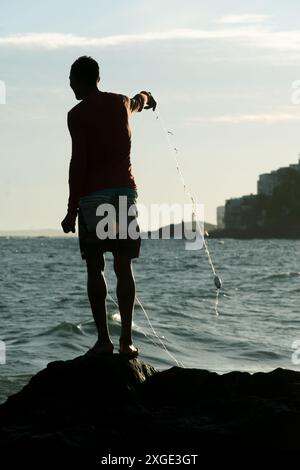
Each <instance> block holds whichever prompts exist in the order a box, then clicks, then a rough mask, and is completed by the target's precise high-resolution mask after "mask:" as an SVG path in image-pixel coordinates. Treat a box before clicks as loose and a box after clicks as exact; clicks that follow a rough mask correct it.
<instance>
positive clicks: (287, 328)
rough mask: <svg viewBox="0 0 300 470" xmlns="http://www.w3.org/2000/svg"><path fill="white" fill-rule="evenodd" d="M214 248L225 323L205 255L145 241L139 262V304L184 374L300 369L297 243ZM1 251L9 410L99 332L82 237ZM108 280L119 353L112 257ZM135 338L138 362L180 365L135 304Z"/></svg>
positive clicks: (8, 243) (2, 380) (1, 391)
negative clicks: (45, 372)
mask: <svg viewBox="0 0 300 470" xmlns="http://www.w3.org/2000/svg"><path fill="white" fill-rule="evenodd" d="M208 244H209V249H210V251H211V254H212V258H213V261H214V264H215V267H216V270H217V272H218V274H219V275H220V276H221V278H222V280H223V289H222V291H221V292H220V296H219V306H218V311H219V316H216V313H215V298H216V289H215V287H214V283H213V277H212V273H211V269H210V267H209V264H208V261H207V258H206V255H205V252H204V250H198V251H187V250H185V243H184V241H182V240H143V243H142V250H141V256H140V258H139V259H138V260H135V261H134V272H135V278H136V284H137V295H138V298H139V299H140V300H141V302H142V304H143V306H144V308H145V310H146V312H147V314H148V316H149V318H150V321H151V324H152V325H153V327H154V329H155V331H156V333H157V335H158V337H159V338H160V340H161V341H163V343H164V345H165V346H166V348H167V350H168V351H169V352H170V353H171V355H172V356H174V357H175V358H176V360H177V361H179V362H181V363H183V365H184V366H185V367H196V368H202V369H209V370H214V371H217V372H219V373H225V372H228V371H231V370H244V371H250V372H254V371H269V370H272V369H274V368H276V367H284V368H290V369H295V370H300V365H298V364H297V363H296V362H295V361H293V360H292V354H293V352H295V350H294V349H293V347H292V345H293V343H294V342H295V341H298V340H299V344H300V241H299V240H298V241H294V240H230V239H228V240H208ZM0 250H1V269H0V281H1V283H0V314H1V329H0V340H2V341H3V342H4V343H1V345H2V346H3V347H4V345H5V349H6V363H5V364H0V402H3V401H4V400H5V399H6V398H7V396H9V395H10V394H12V393H15V392H16V391H18V390H19V389H20V388H21V387H22V386H23V385H25V384H26V383H27V382H28V380H29V378H30V377H31V376H32V375H33V374H35V373H36V372H38V371H39V370H41V369H43V368H44V367H46V365H47V363H48V362H50V361H54V360H61V359H63V360H65V359H71V358H74V357H76V356H78V355H81V354H84V352H85V351H86V350H87V349H88V348H89V347H91V346H92V345H93V344H94V342H95V339H96V330H95V327H94V323H93V320H92V315H91V311H90V307H89V302H88V298H87V294H86V267H85V262H84V261H82V260H81V257H80V253H79V248H78V240H77V239H76V238H67V237H66V238H17V237H16V238H14V237H11V238H0ZM105 272H106V279H107V283H108V289H109V295H110V296H109V298H108V302H107V305H108V316H109V326H110V331H111V335H112V338H113V340H114V343H115V348H116V351H117V350H118V337H119V333H120V318H119V314H118V308H117V306H116V305H115V303H114V302H113V300H112V299H115V298H116V296H115V286H116V281H115V277H114V274H113V269H112V255H111V254H107V256H106V268H105ZM134 340H135V343H136V345H137V346H138V347H139V348H140V351H141V358H142V359H143V360H145V361H146V362H149V363H151V364H152V365H154V366H155V367H157V368H158V369H159V370H163V369H167V368H169V367H171V366H173V365H176V363H175V361H174V359H173V358H172V357H170V356H169V355H168V354H167V352H166V350H165V349H164V348H163V347H162V345H161V343H159V342H158V340H157V338H156V337H155V336H154V335H153V332H152V330H151V328H150V327H149V324H148V322H147V319H146V317H145V315H144V313H143V311H142V309H141V307H140V306H139V305H138V304H137V305H136V308H135V316H134ZM157 343H158V344H157ZM299 357H300V356H299ZM296 358H297V357H296ZM2 359H3V357H2Z"/></svg>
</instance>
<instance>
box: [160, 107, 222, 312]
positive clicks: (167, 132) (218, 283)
mask: <svg viewBox="0 0 300 470" xmlns="http://www.w3.org/2000/svg"><path fill="white" fill-rule="evenodd" d="M155 114H156V120H157V121H159V123H160V125H161V127H162V130H163V131H164V134H165V137H166V140H167V143H168V146H169V148H170V150H171V153H172V155H173V158H174V160H175V165H176V170H177V173H178V175H179V177H180V180H181V183H182V185H183V190H184V193H185V194H186V195H187V196H188V197H189V198H190V200H191V203H192V207H193V214H194V215H195V213H196V201H195V199H194V197H193V195H192V194H191V192H190V190H189V188H188V187H187V185H186V182H185V179H184V176H183V174H182V171H181V169H180V165H179V160H178V157H177V155H178V149H177V147H175V145H174V144H173V143H172V141H171V137H170V136H174V133H173V132H171V131H170V130H168V129H167V127H166V125H165V124H164V120H163V118H162V116H161V114H160V113H159V112H158V111H155ZM195 222H196V226H197V228H198V230H199V233H200V236H201V238H202V241H203V246H204V249H205V253H206V255H207V259H208V262H209V265H210V267H211V270H212V272H213V277H214V284H215V287H216V301H215V313H216V315H217V316H218V315H219V312H218V303H219V291H220V289H221V287H222V281H221V278H220V277H219V276H218V275H217V273H216V270H215V267H214V264H213V261H212V258H211V255H210V252H209V249H208V245H207V243H206V240H205V238H204V234H203V232H202V229H201V225H200V221H199V220H197V219H196V221H195Z"/></svg>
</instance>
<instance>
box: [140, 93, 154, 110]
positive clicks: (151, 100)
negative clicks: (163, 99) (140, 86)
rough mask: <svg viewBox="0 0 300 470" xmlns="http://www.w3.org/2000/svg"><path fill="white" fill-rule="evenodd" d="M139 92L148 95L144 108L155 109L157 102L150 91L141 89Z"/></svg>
mask: <svg viewBox="0 0 300 470" xmlns="http://www.w3.org/2000/svg"><path fill="white" fill-rule="evenodd" d="M141 93H144V94H145V95H147V96H148V101H147V104H146V106H145V107H144V109H153V111H155V109H156V106H157V103H156V101H155V99H154V98H153V96H152V95H151V93H150V91H142V92H141Z"/></svg>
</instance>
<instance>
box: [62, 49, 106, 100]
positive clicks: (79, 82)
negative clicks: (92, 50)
mask: <svg viewBox="0 0 300 470" xmlns="http://www.w3.org/2000/svg"><path fill="white" fill-rule="evenodd" d="M69 78H70V87H71V88H72V90H73V91H74V93H75V96H76V98H77V99H78V100H82V99H83V98H84V97H85V96H86V95H87V94H88V93H89V92H90V91H91V90H93V89H95V88H97V83H98V82H99V81H100V75H99V65H98V63H97V62H96V61H95V60H94V59H93V58H92V57H89V56H86V55H84V56H81V57H78V59H77V60H75V62H74V63H73V64H72V66H71V70H70V77H69Z"/></svg>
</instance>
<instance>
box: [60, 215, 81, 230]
mask: <svg viewBox="0 0 300 470" xmlns="http://www.w3.org/2000/svg"><path fill="white" fill-rule="evenodd" d="M76 217H77V214H70V213H69V212H68V213H67V215H66V217H65V218H64V220H63V221H62V223H61V226H62V228H63V231H64V232H65V233H69V232H72V233H75V223H76Z"/></svg>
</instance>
